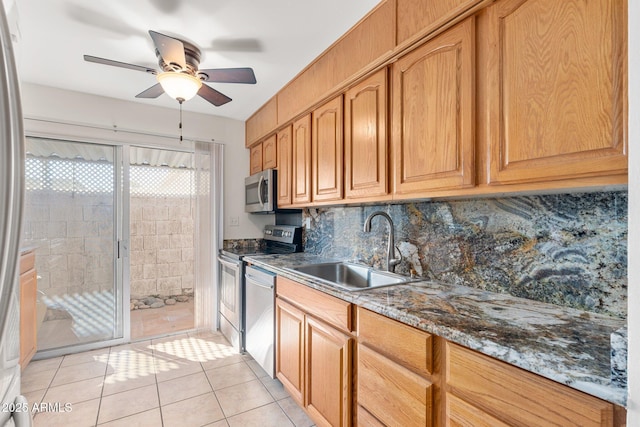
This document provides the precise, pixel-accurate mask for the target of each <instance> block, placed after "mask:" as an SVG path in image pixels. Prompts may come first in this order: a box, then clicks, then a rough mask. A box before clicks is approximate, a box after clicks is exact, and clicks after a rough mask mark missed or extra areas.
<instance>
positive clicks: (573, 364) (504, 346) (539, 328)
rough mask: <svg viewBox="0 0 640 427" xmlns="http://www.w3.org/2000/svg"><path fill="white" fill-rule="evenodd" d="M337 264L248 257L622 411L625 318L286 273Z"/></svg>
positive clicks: (442, 287)
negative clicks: (358, 286)
mask: <svg viewBox="0 0 640 427" xmlns="http://www.w3.org/2000/svg"><path fill="white" fill-rule="evenodd" d="M335 260H336V259H331V258H327V257H320V256H317V255H312V254H307V253H298V254H290V255H260V256H251V257H246V258H245V261H247V262H250V263H253V264H255V265H257V266H260V267H263V268H265V269H268V270H270V271H272V272H274V273H276V274H278V275H281V276H284V277H288V278H290V279H293V280H296V281H298V282H300V283H303V284H305V285H307V286H309V287H311V288H314V289H317V290H320V291H322V292H325V293H327V294H330V295H333V296H335V297H338V298H340V299H342V300H345V301H349V302H352V303H354V304H357V305H359V306H361V307H364V308H367V309H370V310H372V311H374V312H377V313H380V314H382V315H385V316H387V317H390V318H392V319H396V320H399V321H401V322H403V323H405V324H408V325H411V326H415V327H417V328H420V329H422V330H424V331H426V332H429V333H432V334H435V335H438V336H441V337H443V338H445V339H447V340H449V341H452V342H455V343H458V344H460V345H463V346H465V347H468V348H471V349H473V350H477V351H479V352H481V353H484V354H486V355H488V356H492V357H495V358H496V359H499V360H502V361H505V362H507V363H510V364H512V365H514V366H517V367H520V368H522V369H525V370H527V371H530V372H534V373H536V374H539V375H541V376H543V377H546V378H549V379H551V380H554V381H557V382H559V383H562V384H566V385H568V386H569V387H572V388H574V389H577V390H580V391H583V392H585V393H588V394H591V395H593V396H596V397H599V398H601V399H603V400H606V401H609V402H612V403H615V404H618V405H621V406H626V401H627V387H626V341H627V340H626V321H624V320H622V319H617V318H612V317H607V316H604V315H600V314H596V313H590V312H585V311H580V310H575V309H569V308H564V307H560V306H556V305H552V304H545V303H541V302H536V301H532V300H528V299H523V298H516V297H513V296H510V295H506V294H498V293H493V292H488V291H482V290H477V289H472V288H469V287H465V286H457V285H451V284H446V283H442V282H433V281H418V282H412V283H410V284H406V285H396V286H390V287H382V288H378V289H370V290H365V291H357V292H349V291H346V290H342V289H341V288H339V287H337V286H333V285H331V284H328V283H326V282H323V281H321V280H314V279H312V278H309V277H308V276H305V275H301V274H299V273H296V272H295V271H292V270H290V269H289V268H290V267H295V266H297V265H304V264H310V263H319V262H327V261H335ZM339 261H341V260H339ZM612 343H613V346H612Z"/></svg>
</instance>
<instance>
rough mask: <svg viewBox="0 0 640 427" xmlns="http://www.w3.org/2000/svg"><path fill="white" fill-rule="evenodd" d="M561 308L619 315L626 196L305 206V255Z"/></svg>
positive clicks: (623, 295)
mask: <svg viewBox="0 0 640 427" xmlns="http://www.w3.org/2000/svg"><path fill="white" fill-rule="evenodd" d="M378 210H382V211H384V212H386V213H388V214H389V215H390V216H391V218H393V221H394V225H395V239H396V248H397V250H398V251H399V252H400V254H401V255H402V262H401V263H400V264H399V265H398V266H397V267H396V271H397V272H399V273H403V274H407V275H408V274H410V273H411V271H412V270H413V271H414V272H415V274H417V275H418V276H421V277H424V278H428V279H435V280H441V281H444V282H449V283H455V284H460V285H465V286H470V287H474V288H480V289H485V290H490V291H494V292H502V293H508V294H511V295H514V296H517V297H523V298H528V299H532V300H537V301H542V302H548V303H552V304H556V305H560V306H566V307H572V308H577V309H581V310H586V311H592V312H597V313H603V314H608V315H612V316H616V317H620V318H626V315H627V192H626V191H616V192H600V193H585V194H558V195H544V196H521V197H508V198H507V197H505V198H491V199H473V200H457V201H443V202H419V203H403V204H393V205H377V206H356V207H330V208H322V209H317V210H316V209H311V210H309V209H305V211H304V212H303V223H307V224H308V225H309V226H310V227H309V228H308V229H307V230H306V231H305V252H309V253H313V254H318V255H326V256H332V257H340V258H342V259H347V260H351V261H357V262H364V263H366V264H368V265H373V266H375V267H378V268H382V267H383V266H384V265H385V259H386V244H387V236H388V228H387V224H386V221H384V220H383V219H382V218H380V217H376V218H374V219H373V221H372V227H371V232H370V233H365V232H364V231H363V225H364V222H365V219H366V218H367V216H368V215H369V214H371V213H372V212H375V211H378Z"/></svg>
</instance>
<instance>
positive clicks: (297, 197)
mask: <svg viewBox="0 0 640 427" xmlns="http://www.w3.org/2000/svg"><path fill="white" fill-rule="evenodd" d="M292 142H293V149H292V163H291V180H292V187H291V197H292V203H293V204H298V205H299V204H307V203H310V202H311V115H310V114H307V115H306V116H304V117H302V118H300V119H298V120H297V121H296V122H295V123H294V124H293V139H292Z"/></svg>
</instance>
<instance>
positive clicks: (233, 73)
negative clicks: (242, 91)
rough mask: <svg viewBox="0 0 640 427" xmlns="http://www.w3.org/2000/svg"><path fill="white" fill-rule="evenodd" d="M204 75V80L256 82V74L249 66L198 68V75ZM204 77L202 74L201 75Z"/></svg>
mask: <svg viewBox="0 0 640 427" xmlns="http://www.w3.org/2000/svg"><path fill="white" fill-rule="evenodd" d="M203 74H204V75H206V78H205V79H204V81H206V82H218V83H248V84H255V83H256V75H255V74H254V73H253V69H251V68H216V69H211V70H198V75H200V76H203ZM203 77H204V76H203Z"/></svg>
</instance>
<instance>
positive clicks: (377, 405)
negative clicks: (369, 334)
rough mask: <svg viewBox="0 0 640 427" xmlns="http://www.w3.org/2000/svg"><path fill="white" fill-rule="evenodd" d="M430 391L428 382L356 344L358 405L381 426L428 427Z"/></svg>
mask: <svg viewBox="0 0 640 427" xmlns="http://www.w3.org/2000/svg"><path fill="white" fill-rule="evenodd" d="M398 341H400V340H398ZM431 392H432V387H431V383H430V382H429V381H427V380H425V379H424V378H422V377H421V376H419V375H417V374H415V373H413V372H411V371H409V370H408V369H406V368H404V367H402V366H400V365H398V364H396V363H395V362H393V361H391V360H389V359H387V358H386V357H384V356H382V355H380V354H378V353H376V352H375V351H373V350H370V349H369V348H367V347H365V346H363V345H360V344H358V394H357V396H358V404H359V405H361V406H362V407H364V408H365V409H366V410H367V411H369V412H371V414H372V415H374V416H375V417H376V418H377V419H379V420H380V421H382V422H383V423H384V424H386V425H389V426H391V425H398V426H413V425H415V426H430V425H431V424H432V415H431V412H432V402H433V400H432V396H431Z"/></svg>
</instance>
